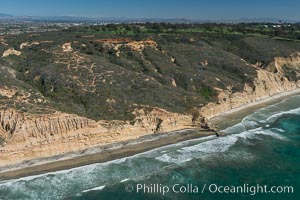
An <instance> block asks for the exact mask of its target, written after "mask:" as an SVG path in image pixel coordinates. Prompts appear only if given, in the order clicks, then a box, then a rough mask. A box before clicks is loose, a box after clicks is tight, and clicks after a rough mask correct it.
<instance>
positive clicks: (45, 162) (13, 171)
mask: <svg viewBox="0 0 300 200" xmlns="http://www.w3.org/2000/svg"><path fill="white" fill-rule="evenodd" d="M297 94H300V89H296V90H292V91H287V92H283V93H280V94H277V95H274V96H272V97H268V98H265V99H261V100H259V101H256V102H253V103H249V104H246V105H243V106H241V107H239V108H236V109H232V110H231V111H229V112H226V113H223V114H221V115H219V116H217V117H215V118H213V119H211V120H210V124H211V125H212V126H218V127H219V128H220V129H224V128H226V127H229V126H232V125H234V124H236V123H239V122H240V121H241V120H242V119H243V118H244V117H245V116H247V115H249V114H250V113H252V112H254V111H255V110H258V109H260V108H263V107H266V106H269V105H272V104H274V103H277V102H280V101H282V100H283V99H285V98H287V97H290V96H294V95H297ZM210 135H215V133H214V132H212V131H206V130H201V129H199V128H196V127H195V129H184V130H178V131H173V132H169V133H160V134H151V135H147V136H143V137H141V138H139V139H136V140H131V141H126V142H119V143H115V144H110V145H105V146H100V147H95V148H92V149H89V150H86V151H81V152H73V153H70V154H69V155H68V154H64V155H62V156H56V157H55V156H54V157H50V158H41V159H37V160H34V161H28V162H24V163H21V164H19V165H12V166H6V167H5V168H3V167H2V168H0V171H2V172H0V181H1V180H8V179H16V178H20V177H26V176H31V175H38V174H43V173H47V172H54V171H59V170H65V169H70V168H75V167H80V166H84V165H89V164H94V163H103V162H107V161H111V160H115V159H119V158H124V157H128V156H132V155H135V154H139V153H143V152H146V151H149V150H152V149H155V148H158V147H162V146H166V145H170V144H175V143H178V142H181V141H186V140H190V139H196V138H200V137H206V136H210ZM91 152H95V153H91ZM74 155H75V156H74ZM62 158H63V159H62Z"/></svg>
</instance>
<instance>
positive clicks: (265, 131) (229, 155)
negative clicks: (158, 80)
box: [0, 96, 300, 200]
mask: <svg viewBox="0 0 300 200" xmlns="http://www.w3.org/2000/svg"><path fill="white" fill-rule="evenodd" d="M224 132H226V133H228V135H227V136H225V137H216V136H209V137H205V138H199V139H194V140H190V141H185V142H180V143H177V144H174V145H169V146H165V147H161V148H157V149H154V150H151V151H148V152H144V153H141V154H138V155H135V156H131V157H127V158H122V159H118V160H114V161H110V162H106V163H98V164H92V165H88V166H82V167H78V168H74V169H69V170H63V171H57V172H53V173H47V174H42V175H38V176H30V177H25V178H20V179H16V180H9V181H3V182H0V199H3V200H17V199H18V200H19V199H22V200H23V199H24V200H25V199H30V200H34V199H36V200H47V199H49V200H50V199H51V200H56V199H57V200H98V199H104V200H106V199H109V200H114V199H130V200H135V199H178V200H185V199H201V200H202V199H203V200H218V199H220V200H221V199H222V200H227V199H231V200H232V199H258V200H267V199H270V200H276V199H280V200H281V199H288V200H292V199H295V200H296V199H297V200H299V199H300V96H293V97H290V98H287V99H285V100H283V101H282V102H279V103H276V104H274V105H271V106H268V107H266V108H263V109H260V110H257V111H255V112H253V113H252V114H250V115H248V116H246V117H245V118H244V119H243V120H242V121H241V122H240V123H238V124H236V125H234V126H232V127H229V128H226V129H225V130H224Z"/></svg>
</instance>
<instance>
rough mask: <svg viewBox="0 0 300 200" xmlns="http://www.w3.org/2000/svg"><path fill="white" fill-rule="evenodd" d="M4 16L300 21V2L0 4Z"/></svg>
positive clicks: (7, 0)
mask: <svg viewBox="0 0 300 200" xmlns="http://www.w3.org/2000/svg"><path fill="white" fill-rule="evenodd" d="M0 13H6V14H13V15H30V16H62V15H64V16H87V17H126V18H143V17H146V18H154V17H161V18H190V19H238V18H243V17H246V18H265V17H268V18H269V17H270V18H281V19H292V20H299V21H300V0H0Z"/></svg>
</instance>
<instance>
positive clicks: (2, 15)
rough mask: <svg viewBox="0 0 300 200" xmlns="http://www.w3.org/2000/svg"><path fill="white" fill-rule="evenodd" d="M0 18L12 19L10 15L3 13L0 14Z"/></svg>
mask: <svg viewBox="0 0 300 200" xmlns="http://www.w3.org/2000/svg"><path fill="white" fill-rule="evenodd" d="M0 17H1V18H2V17H13V16H12V15H9V14H5V13H0Z"/></svg>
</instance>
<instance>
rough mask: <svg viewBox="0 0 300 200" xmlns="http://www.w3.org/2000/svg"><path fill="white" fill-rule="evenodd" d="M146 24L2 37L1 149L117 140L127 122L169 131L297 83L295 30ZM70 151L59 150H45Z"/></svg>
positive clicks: (299, 60)
mask: <svg viewBox="0 0 300 200" xmlns="http://www.w3.org/2000/svg"><path fill="white" fill-rule="evenodd" d="M151 26H153V25H151V24H150V25H149V24H148V25H144V26H142V25H132V26H129V27H128V26H125V25H124V26H123V25H115V26H109V25H108V26H104V27H97V26H95V27H90V28H89V27H77V28H76V27H75V28H70V29H67V30H64V31H54V32H43V33H36V34H32V33H30V34H29V33H28V34H26V33H24V34H20V35H17V36H9V35H7V36H2V37H1V38H0V55H1V58H0V81H1V84H0V121H1V125H0V136H1V138H0V142H1V144H2V145H3V147H2V148H3V152H11V151H13V149H14V148H15V147H16V146H17V150H18V151H24V149H27V150H28V149H30V148H31V147H32V146H38V147H39V148H41V149H43V148H42V146H43V145H47V148H50V149H51V147H49V146H51V144H56V143H57V142H60V140H62V138H63V139H64V140H66V141H77V142H78V141H79V143H80V144H82V145H81V146H80V145H79V146H80V148H82V149H83V148H87V147H89V146H92V145H95V144H102V143H103V141H102V143H101V142H99V141H98V140H97V142H89V140H90V138H91V136H90V135H91V134H92V135H93V134H94V135H95V134H96V135H97V134H98V133H99V132H101V133H103V132H105V133H117V134H119V135H121V136H118V135H116V136H113V138H117V137H120V138H122V134H123V133H124V132H126V131H124V130H129V132H130V130H131V131H132V130H133V129H132V127H135V128H136V130H135V131H132V132H133V133H138V132H141V131H142V132H144V133H151V132H153V131H154V130H155V129H156V130H158V129H159V128H160V127H159V126H160V125H159V121H160V120H159V119H161V120H162V121H164V123H163V127H164V131H167V130H171V129H178V128H180V126H177V125H176V121H177V122H179V121H180V120H182V121H181V123H182V126H181V127H184V124H185V125H186V124H188V123H190V124H191V122H192V118H193V117H194V118H195V117H196V118H197V119H198V114H197V113H200V114H199V115H200V116H203V117H206V118H211V117H213V116H215V115H217V114H218V113H220V112H221V111H222V112H223V111H226V110H229V109H231V108H233V107H237V106H239V105H242V104H244V103H247V102H251V101H255V100H257V99H259V98H262V97H265V96H268V95H273V94H275V93H278V92H281V91H284V90H290V89H294V88H296V87H297V86H299V73H300V54H299V52H300V42H299V40H297V39H296V38H295V37H297V36H296V35H295V34H287V35H286V36H285V37H283V33H280V34H282V35H279V36H278V35H277V36H274V35H272V34H271V33H272V31H271V32H267V34H264V32H262V31H260V32H259V33H255V32H254V33H253V32H247V33H245V32H243V30H242V31H241V32H237V30H231V31H229V32H222V33H220V32H218V31H216V30H213V31H212V30H211V29H209V28H206V29H199V27H196V28H195V27H193V26H191V27H189V26H188V25H185V26H184V27H182V28H180V29H179V28H178V29H175V31H174V27H173V25H169V26H170V27H162V28H161V27H159V28H160V29H157V27H154V28H153V27H152V28H153V29H151ZM158 26H159V25H158ZM172 27H173V29H172ZM216 27H218V26H217V25H216ZM222 29H223V28H222ZM151 30H155V31H156V32H155V31H151ZM166 30H167V31H166ZM247 30H248V29H247ZM251 30H252V29H251ZM288 33H289V32H288ZM263 88H264V89H263ZM237 94H239V95H237ZM240 94H243V96H241V95H240ZM232 95H233V97H237V98H240V99H239V101H235V100H234V99H232ZM234 95H236V96H234ZM251 95H252V96H251ZM220 106H222V107H220ZM216 108H217V110H216ZM214 109H215V110H214ZM201 119H202V121H203V118H201V117H199V120H201ZM167 121H168V123H167ZM172 121H173V122H174V121H175V125H174V123H173V122H172ZM199 123H201V121H199ZM178 124H180V123H178ZM124 127H125V128H124ZM145 127H146V128H145ZM171 127H172V128H171ZM87 132H88V133H87ZM134 137H137V136H136V135H135V136H134ZM74 138H75V139H74ZM76 138H77V139H76ZM124 138H126V137H125V136H124ZM83 141H84V142H83ZM91 141H93V140H92V139H91ZM107 141H109V140H107ZM41 149H40V150H39V151H44V150H41ZM71 150H72V149H71V148H65V147H61V148H59V149H56V150H55V151H53V152H52V153H49V155H50V154H53V155H56V154H59V153H63V152H66V151H71ZM28 151H30V150H28ZM31 153H32V152H31ZM24 154H25V153H24ZM28 154H30V153H28ZM5 156H6V157H4V159H8V160H9V158H8V157H9V156H8V155H5ZM22 156H23V157H24V155H22ZM22 156H21V157H22ZM25 157H26V155H25ZM23 159H24V158H23Z"/></svg>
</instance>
